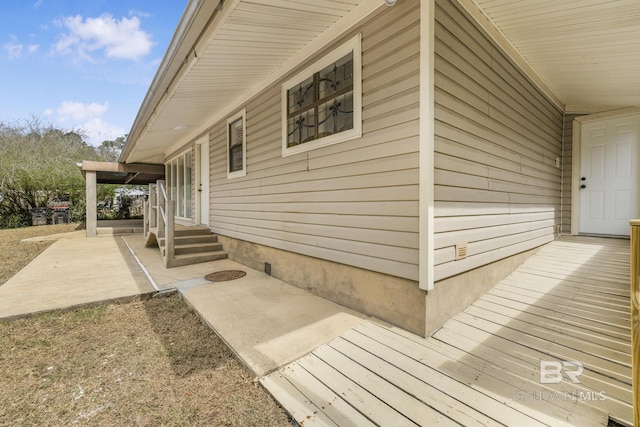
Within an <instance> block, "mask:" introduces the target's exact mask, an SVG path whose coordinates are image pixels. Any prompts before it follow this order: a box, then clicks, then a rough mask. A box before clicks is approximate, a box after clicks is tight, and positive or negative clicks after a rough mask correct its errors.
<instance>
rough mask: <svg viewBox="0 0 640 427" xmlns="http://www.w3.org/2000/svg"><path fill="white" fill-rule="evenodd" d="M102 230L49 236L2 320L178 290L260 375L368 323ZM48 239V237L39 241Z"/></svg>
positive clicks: (267, 282)
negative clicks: (176, 260)
mask: <svg viewBox="0 0 640 427" xmlns="http://www.w3.org/2000/svg"><path fill="white" fill-rule="evenodd" d="M113 232H114V230H113V229H104V228H98V237H86V236H85V232H84V231H78V232H73V233H66V234H61V235H56V236H49V237H47V238H45V239H48V240H56V241H55V242H54V243H53V244H52V245H51V246H50V247H49V248H47V249H46V250H45V251H44V252H43V253H42V254H40V255H39V256H38V257H37V258H36V259H34V260H33V261H32V262H31V263H30V264H29V265H27V266H26V267H25V268H24V269H22V270H21V271H20V272H18V273H17V274H16V275H15V276H14V277H12V278H11V279H10V280H9V281H7V282H6V283H5V284H4V285H3V286H0V319H11V318H17V317H23V316H29V315H32V314H35V313H40V312H46V311H52V310H60V309H73V308H78V307H82V306H87V305H93V304H100V303H108V302H117V301H128V300H135V299H142V298H149V297H151V296H153V295H155V294H157V293H159V292H160V293H162V292H171V291H175V290H177V291H179V292H180V294H181V296H182V297H183V298H184V300H185V301H186V302H187V303H188V304H190V305H191V306H192V307H193V308H194V310H195V311H196V312H197V313H198V315H199V316H200V317H201V318H202V319H203V321H204V322H205V323H207V324H208V325H209V326H210V327H211V328H212V329H214V330H215V331H216V332H217V333H218V335H220V336H221V337H222V339H223V340H224V341H225V342H226V343H227V344H228V345H229V347H230V348H231V349H232V350H233V351H234V352H235V353H236V355H237V356H238V358H239V359H240V360H241V361H242V362H243V363H244V364H245V366H246V367H247V368H248V369H249V370H250V372H251V373H252V374H253V375H254V376H258V377H259V376H263V375H265V374H267V373H269V372H271V371H273V370H275V369H277V368H279V367H281V366H283V365H285V364H287V363H290V362H293V361H294V360H296V359H298V358H300V357H302V356H304V355H305V354H308V353H309V352H311V351H313V350H314V349H315V348H317V347H319V346H320V345H322V344H324V343H326V342H328V341H330V340H332V339H334V338H336V337H338V336H340V335H341V334H342V333H344V332H346V331H347V330H349V329H350V328H352V327H354V326H356V325H357V324H359V323H361V322H362V321H363V320H364V319H365V316H364V315H362V314H360V313H357V312H355V311H353V310H349V309H346V308H344V307H342V306H340V305H338V304H335V303H332V302H330V301H327V300H325V299H322V298H320V297H317V296H314V295H312V294H310V293H308V292H306V291H304V290H302V289H299V288H296V287H294V286H291V285H288V284H286V283H284V282H282V281H280V280H277V279H275V278H273V277H270V276H268V275H266V274H264V273H261V272H257V271H254V270H251V269H249V268H247V267H245V266H243V265H241V264H238V263H236V262H234V261H231V260H219V261H212V262H208V263H202V264H197V265H191V266H184V267H176V268H171V269H166V268H164V267H163V265H162V257H161V255H160V252H159V251H158V249H157V248H148V247H145V245H144V239H143V238H142V235H141V234H128V235H115V234H112V233H113ZM39 240H42V238H39ZM221 270H242V271H245V272H246V273H247V274H246V276H245V277H243V278H240V279H237V280H233V281H229V282H217V283H212V282H210V281H208V280H206V279H204V276H205V275H207V274H209V273H212V272H216V271H221Z"/></svg>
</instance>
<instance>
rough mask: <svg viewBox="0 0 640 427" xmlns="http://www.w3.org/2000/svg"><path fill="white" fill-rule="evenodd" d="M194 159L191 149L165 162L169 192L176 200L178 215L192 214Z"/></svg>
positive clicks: (184, 216) (186, 215)
mask: <svg viewBox="0 0 640 427" xmlns="http://www.w3.org/2000/svg"><path fill="white" fill-rule="evenodd" d="M192 161H193V154H192V152H191V149H189V150H187V151H185V152H184V153H182V154H180V155H178V156H176V157H174V158H173V159H172V160H170V161H169V162H167V163H166V164H165V178H166V181H167V192H168V196H169V198H171V200H175V201H176V216H177V217H180V218H191V214H192V210H191V209H192V185H191V184H192V179H193V178H192V172H193V170H192Z"/></svg>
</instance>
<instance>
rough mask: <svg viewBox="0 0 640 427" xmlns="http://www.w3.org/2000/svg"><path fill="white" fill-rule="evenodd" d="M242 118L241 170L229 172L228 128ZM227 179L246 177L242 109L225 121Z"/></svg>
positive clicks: (245, 137)
mask: <svg viewBox="0 0 640 427" xmlns="http://www.w3.org/2000/svg"><path fill="white" fill-rule="evenodd" d="M240 118H242V169H240V170H237V171H234V172H231V157H230V155H231V147H230V145H229V142H230V141H229V140H230V138H231V133H230V132H229V126H230V125H231V124H232V123H234V122H236V121H237V120H238V119H240ZM226 129H227V139H226V145H227V150H226V151H227V179H234V178H240V177H243V176H246V175H247V110H246V108H243V109H242V110H240V111H238V112H237V113H236V114H234V115H233V116H231V117H229V118H228V119H227V128H226Z"/></svg>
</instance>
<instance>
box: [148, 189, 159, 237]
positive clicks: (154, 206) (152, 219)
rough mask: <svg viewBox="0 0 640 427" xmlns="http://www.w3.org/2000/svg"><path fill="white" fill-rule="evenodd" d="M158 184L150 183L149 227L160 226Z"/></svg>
mask: <svg viewBox="0 0 640 427" xmlns="http://www.w3.org/2000/svg"><path fill="white" fill-rule="evenodd" d="M156 187H157V186H156V184H149V228H156V227H157V226H158V213H157V211H158V203H157V201H158V197H157V195H156V191H157V190H156Z"/></svg>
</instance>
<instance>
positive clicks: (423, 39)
mask: <svg viewBox="0 0 640 427" xmlns="http://www.w3.org/2000/svg"><path fill="white" fill-rule="evenodd" d="M434 15H435V0H420V136H419V156H420V187H419V188H420V189H419V198H420V201H419V205H420V213H419V219H418V222H419V224H420V225H419V227H420V228H419V230H420V237H419V240H420V249H419V252H420V256H419V261H418V262H419V266H418V271H419V280H420V289H424V290H426V291H430V290H432V289H433V286H434V285H433V280H434V277H433V267H434V251H433V239H434V237H433V228H434V227H433V216H434V189H433V174H434V165H433V164H434V154H433V150H434V104H433V92H434V79H433V75H434V26H435V24H434V22H435V21H434Z"/></svg>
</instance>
